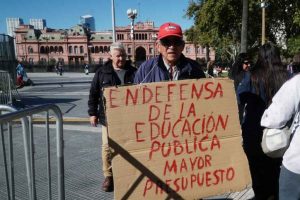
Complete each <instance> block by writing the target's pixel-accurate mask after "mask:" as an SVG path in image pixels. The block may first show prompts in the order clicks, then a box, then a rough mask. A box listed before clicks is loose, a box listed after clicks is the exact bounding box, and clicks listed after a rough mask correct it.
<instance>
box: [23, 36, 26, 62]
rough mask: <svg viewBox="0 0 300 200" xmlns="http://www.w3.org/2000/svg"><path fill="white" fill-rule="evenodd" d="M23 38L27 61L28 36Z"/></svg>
mask: <svg viewBox="0 0 300 200" xmlns="http://www.w3.org/2000/svg"><path fill="white" fill-rule="evenodd" d="M23 40H24V44H25V62H27V46H26V41H27V38H26V36H24V38H23Z"/></svg>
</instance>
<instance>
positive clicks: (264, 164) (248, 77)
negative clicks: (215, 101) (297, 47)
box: [237, 43, 288, 200]
mask: <svg viewBox="0 0 300 200" xmlns="http://www.w3.org/2000/svg"><path fill="white" fill-rule="evenodd" d="M287 79H288V73H287V70H286V69H285V67H284V66H283V64H282V62H281V59H280V53H279V50H278V49H277V48H276V47H275V46H274V44H272V43H266V44H264V45H263V46H261V47H260V49H259V52H258V58H257V62H256V63H255V65H254V66H253V68H251V70H250V73H245V76H244V78H243V80H242V81H241V83H240V84H239V85H238V88H237V94H238V98H239V103H240V104H241V105H242V106H243V108H244V116H243V120H242V136H243V148H244V151H245V153H246V156H247V158H248V162H249V168H250V173H251V178H252V188H253V190H254V194H255V199H256V200H268V199H278V181H279V172H280V166H281V161H282V159H281V158H277V159H274V158H270V157H268V156H266V155H265V154H264V153H263V151H262V148H261V140H262V133H263V127H261V125H260V120H261V117H262V115H263V113H264V111H265V109H266V107H267V106H268V105H270V103H271V100H272V97H273V96H274V94H275V93H276V92H277V91H278V90H279V88H280V87H281V85H282V84H283V83H284V82H285V81H286V80H287Z"/></svg>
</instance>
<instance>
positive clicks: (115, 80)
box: [88, 60, 136, 125]
mask: <svg viewBox="0 0 300 200" xmlns="http://www.w3.org/2000/svg"><path fill="white" fill-rule="evenodd" d="M123 69H124V70H126V73H125V77H124V84H132V83H133V78H134V74H135V71H136V68H135V67H132V66H131V65H130V64H129V63H126V64H125V66H124V68H123ZM116 85H121V80H120V79H119V77H118V75H117V73H116V72H115V71H114V68H113V66H112V61H111V60H110V61H108V62H106V63H105V64H104V66H102V67H100V68H99V69H98V70H97V71H96V72H95V75H94V78H93V81H92V84H91V88H90V95H89V101H88V107H89V109H88V114H89V115H90V116H98V119H99V122H100V124H102V125H106V117H105V112H104V107H103V100H102V97H103V88H105V87H109V86H116Z"/></svg>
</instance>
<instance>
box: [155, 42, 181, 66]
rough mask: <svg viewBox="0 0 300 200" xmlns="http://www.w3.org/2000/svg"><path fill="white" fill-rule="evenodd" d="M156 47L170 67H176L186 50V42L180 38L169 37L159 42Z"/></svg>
mask: <svg viewBox="0 0 300 200" xmlns="http://www.w3.org/2000/svg"><path fill="white" fill-rule="evenodd" d="M156 46H157V50H158V52H159V53H161V54H162V56H163V58H164V60H165V61H166V62H167V63H168V65H170V66H174V65H176V64H177V62H178V60H179V58H180V55H181V52H182V51H183V49H184V41H183V40H182V38H180V37H176V36H169V37H166V38H163V39H161V40H159V41H157V43H156Z"/></svg>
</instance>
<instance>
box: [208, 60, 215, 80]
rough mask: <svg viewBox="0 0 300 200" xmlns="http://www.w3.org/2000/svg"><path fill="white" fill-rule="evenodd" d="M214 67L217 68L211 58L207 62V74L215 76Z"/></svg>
mask: <svg viewBox="0 0 300 200" xmlns="http://www.w3.org/2000/svg"><path fill="white" fill-rule="evenodd" d="M214 68H215V62H214V61H212V60H210V61H208V63H207V74H208V77H214Z"/></svg>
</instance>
